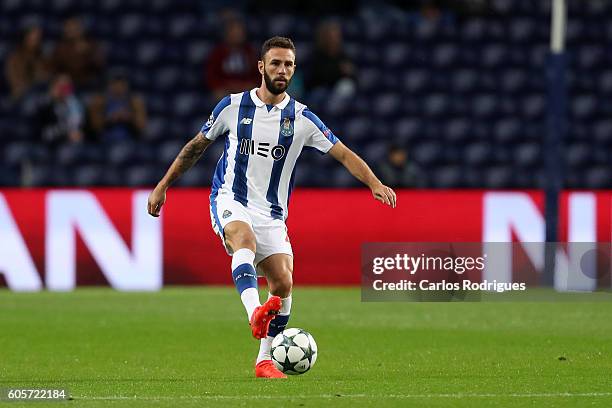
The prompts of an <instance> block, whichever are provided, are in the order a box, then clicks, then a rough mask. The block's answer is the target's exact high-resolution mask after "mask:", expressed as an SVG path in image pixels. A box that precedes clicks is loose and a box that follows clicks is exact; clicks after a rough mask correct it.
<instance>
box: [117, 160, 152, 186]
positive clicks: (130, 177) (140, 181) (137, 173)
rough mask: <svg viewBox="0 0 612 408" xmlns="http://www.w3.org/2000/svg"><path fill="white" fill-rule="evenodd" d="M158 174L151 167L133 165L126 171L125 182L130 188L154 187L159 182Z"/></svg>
mask: <svg viewBox="0 0 612 408" xmlns="http://www.w3.org/2000/svg"><path fill="white" fill-rule="evenodd" d="M156 173H157V172H156V170H155V169H154V168H152V167H151V165H147V164H137V165H132V166H129V167H127V168H126V169H125V171H124V175H123V180H124V181H123V182H124V184H125V185H127V186H128V187H153V186H155V184H156V183H157V182H158V181H159V177H157V174H156Z"/></svg>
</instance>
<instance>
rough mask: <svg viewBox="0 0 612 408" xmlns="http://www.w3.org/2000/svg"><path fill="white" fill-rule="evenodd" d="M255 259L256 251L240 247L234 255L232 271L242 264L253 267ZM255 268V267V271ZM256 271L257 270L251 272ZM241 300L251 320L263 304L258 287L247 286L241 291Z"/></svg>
mask: <svg viewBox="0 0 612 408" xmlns="http://www.w3.org/2000/svg"><path fill="white" fill-rule="evenodd" d="M254 261H255V253H254V252H253V251H251V250H250V249H248V248H240V249H239V250H237V251H236V252H234V255H233V256H232V271H234V270H235V269H236V268H238V267H239V266H240V265H244V264H249V265H251V267H253V262H254ZM254 270H255V268H254V267H253V271H254ZM251 273H255V272H251ZM240 300H242V304H243V305H244V308H245V309H246V312H247V318H248V319H249V321H251V316H252V315H253V311H254V310H255V308H257V307H258V306H261V303H260V302H259V291H258V290H257V288H256V287H255V288H246V289H244V290H243V291H242V292H241V293H240Z"/></svg>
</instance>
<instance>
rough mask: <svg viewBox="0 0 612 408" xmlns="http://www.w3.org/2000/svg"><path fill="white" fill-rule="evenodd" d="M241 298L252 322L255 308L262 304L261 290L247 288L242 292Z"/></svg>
mask: <svg viewBox="0 0 612 408" xmlns="http://www.w3.org/2000/svg"><path fill="white" fill-rule="evenodd" d="M240 300H242V304H243V305H244V308H245V309H246V312H247V317H248V319H249V322H250V321H251V316H252V315H253V312H254V311H255V309H256V308H257V307H259V306H261V303H259V292H258V291H257V289H255V288H248V289H245V290H243V291H242V293H241V294H240Z"/></svg>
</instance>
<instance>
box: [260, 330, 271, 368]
mask: <svg viewBox="0 0 612 408" xmlns="http://www.w3.org/2000/svg"><path fill="white" fill-rule="evenodd" d="M272 340H274V337H272V336H266V337H264V338H263V339H261V340H260V343H259V354H257V364H259V362H260V361H263V360H271V359H272V356H271V355H270V350H271V349H272Z"/></svg>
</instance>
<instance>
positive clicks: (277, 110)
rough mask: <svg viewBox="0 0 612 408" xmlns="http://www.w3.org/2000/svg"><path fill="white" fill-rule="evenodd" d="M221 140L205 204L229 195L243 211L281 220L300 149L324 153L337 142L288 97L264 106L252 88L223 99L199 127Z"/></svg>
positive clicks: (299, 105)
mask: <svg viewBox="0 0 612 408" xmlns="http://www.w3.org/2000/svg"><path fill="white" fill-rule="evenodd" d="M202 133H203V134H204V135H205V137H206V138H208V139H210V140H215V139H217V138H218V137H224V138H225V149H224V150H223V154H222V156H221V157H220V158H219V162H218V163H217V168H216V170H215V175H214V177H213V183H212V192H211V195H210V200H211V203H212V202H213V201H214V200H215V199H216V198H217V196H226V197H231V198H233V199H234V200H236V201H238V202H240V203H242V204H243V205H244V206H246V207H248V208H252V209H254V210H256V211H259V212H262V213H265V214H268V215H270V216H271V217H272V218H277V219H283V220H284V219H286V218H287V207H288V202H289V197H290V196H291V190H292V188H293V181H294V176H295V163H296V161H297V159H298V157H299V155H300V153H301V152H302V149H303V148H304V147H314V148H316V149H317V150H319V151H320V152H322V153H327V152H328V151H329V149H331V148H332V146H333V145H334V144H335V143H336V142H338V138H336V136H335V135H334V134H333V133H332V132H331V130H329V129H328V128H327V127H326V126H325V125H324V124H323V122H321V120H320V119H319V118H318V117H317V116H316V115H315V114H314V113H312V112H311V111H309V110H308V108H307V107H306V105H304V104H301V103H299V102H297V101H296V100H295V99H293V98H291V97H290V96H289V95H287V96H286V97H285V99H283V101H282V102H280V103H279V104H277V105H275V106H267V105H266V104H265V103H264V102H262V101H261V100H260V99H259V97H258V96H257V94H256V92H255V89H253V90H251V91H250V92H249V91H245V92H243V93H239V94H232V95H229V96H226V97H225V98H223V99H222V100H221V102H219V103H218V104H217V106H216V107H215V109H214V110H213V113H212V115H210V118H209V119H208V121H207V122H206V124H204V126H203V127H202Z"/></svg>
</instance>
